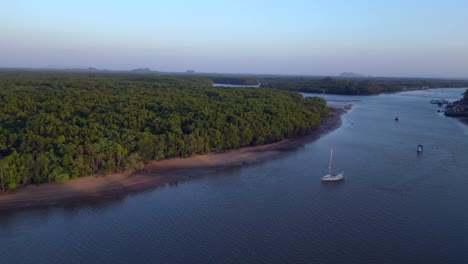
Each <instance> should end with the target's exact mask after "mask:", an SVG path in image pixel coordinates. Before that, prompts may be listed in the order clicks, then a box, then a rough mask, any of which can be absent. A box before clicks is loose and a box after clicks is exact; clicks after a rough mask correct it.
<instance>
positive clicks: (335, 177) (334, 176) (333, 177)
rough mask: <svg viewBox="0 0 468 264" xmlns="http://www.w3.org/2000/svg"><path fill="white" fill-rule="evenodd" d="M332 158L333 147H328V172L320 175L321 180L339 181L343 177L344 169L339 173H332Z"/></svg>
mask: <svg viewBox="0 0 468 264" xmlns="http://www.w3.org/2000/svg"><path fill="white" fill-rule="evenodd" d="M332 158H333V148H331V149H330V164H329V165H328V174H327V175H325V176H323V177H322V181H324V182H329V181H341V180H343V177H344V171H342V172H340V173H332Z"/></svg>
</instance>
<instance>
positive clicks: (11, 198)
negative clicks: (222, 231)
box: [0, 104, 351, 210]
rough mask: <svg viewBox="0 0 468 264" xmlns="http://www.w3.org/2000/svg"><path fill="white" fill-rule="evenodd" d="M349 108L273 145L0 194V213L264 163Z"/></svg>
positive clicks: (322, 130) (323, 129) (335, 123)
mask: <svg viewBox="0 0 468 264" xmlns="http://www.w3.org/2000/svg"><path fill="white" fill-rule="evenodd" d="M350 108H351V105H349V104H348V105H344V106H343V107H341V108H332V111H331V112H330V114H329V115H328V116H326V117H324V118H323V119H322V123H321V125H320V126H319V128H318V129H316V130H314V131H313V132H312V133H311V134H309V135H307V136H304V137H300V138H295V139H286V140H283V141H280V142H277V143H273V144H268V145H262V146H254V147H245V148H240V149H235V150H229V151H224V152H221V153H209V154H207V155H196V156H193V157H190V158H186V159H182V158H176V159H168V160H161V161H154V162H150V163H148V164H146V165H145V166H144V168H143V169H142V170H140V171H136V172H123V173H114V174H109V175H91V176H86V177H81V178H77V179H73V180H70V181H68V182H66V183H49V184H44V185H40V186H34V185H29V186H26V187H23V188H20V189H17V190H14V191H11V192H7V193H2V194H0V210H6V209H13V208H23V207H35V206H44V205H52V204H65V203H69V202H79V201H84V200H93V199H98V198H103V197H111V196H115V195H123V194H127V193H131V192H136V191H141V190H145V189H148V188H154V187H157V186H160V185H164V184H172V183H177V182H179V181H183V180H187V179H191V178H195V177H201V176H205V175H208V174H211V173H214V172H217V171H221V170H223V169H226V168H229V167H237V166H246V165H248V164H252V163H255V162H261V161H266V160H269V159H271V158H274V157H278V156H281V155H284V154H286V153H288V152H291V151H293V150H295V149H297V148H299V147H301V146H303V145H304V144H305V143H308V142H311V141H313V140H316V139H318V138H319V137H320V136H321V135H323V134H326V133H329V132H331V131H333V130H335V129H336V128H338V127H339V126H340V125H341V115H343V114H344V113H346V112H347V111H348V110H349V109H350Z"/></svg>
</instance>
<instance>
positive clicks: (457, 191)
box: [0, 89, 468, 264]
mask: <svg viewBox="0 0 468 264" xmlns="http://www.w3.org/2000/svg"><path fill="white" fill-rule="evenodd" d="M462 92H463V89H445V90H428V91H415V92H407V93H400V94H390V95H379V96H372V97H346V96H326V98H327V99H329V100H357V101H354V102H353V103H354V107H353V109H352V110H351V111H350V112H349V113H348V114H346V115H345V116H344V117H343V125H342V127H341V128H339V129H337V130H335V131H334V132H332V133H330V134H328V135H325V136H323V137H322V138H320V139H319V140H317V141H315V142H311V143H309V144H306V145H304V147H303V148H301V149H299V150H297V151H295V152H292V153H291V154H289V155H287V156H285V157H281V158H277V159H274V160H271V161H268V162H264V163H260V164H255V165H249V166H246V167H242V168H238V169H230V170H226V171H225V172H222V173H218V174H216V175H212V176H208V177H203V178H200V179H196V180H192V181H187V182H181V183H179V184H178V185H176V186H165V187H161V188H158V189H155V190H151V191H147V192H144V193H139V194H134V195H130V196H127V197H122V198H121V199H111V200H109V201H101V202H99V203H96V204H79V205H71V206H66V207H63V206H61V207H47V208H39V209H28V210H20V211H13V212H7V213H6V212H1V215H0V262H1V263H36V264H37V263H465V262H466V261H467V260H468V250H467V245H468V151H467V150H468V127H467V126H466V125H464V124H462V123H460V122H458V121H457V120H456V119H452V118H446V117H444V116H443V115H441V114H439V113H437V112H436V110H437V109H438V108H437V106H436V105H432V104H430V103H429V101H430V99H432V98H445V99H457V98H459V97H460V94H461V93H462ZM332 103H336V102H331V104H332ZM395 116H398V117H399V119H400V120H399V121H398V122H395V121H394V120H393V119H394V117H395ZM418 144H423V145H424V152H423V153H422V154H420V155H417V154H416V147H417V145H418ZM332 145H333V148H334V153H335V160H334V165H335V167H336V169H344V170H345V177H346V180H345V181H344V182H341V183H338V184H333V183H332V184H322V183H321V182H320V177H321V176H322V175H324V174H325V173H326V171H327V166H328V158H329V151H330V147H331V146H332Z"/></svg>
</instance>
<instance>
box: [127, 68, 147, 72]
mask: <svg viewBox="0 0 468 264" xmlns="http://www.w3.org/2000/svg"><path fill="white" fill-rule="evenodd" d="M130 72H137V73H149V72H151V70H150V69H149V68H138V69H133V70H131V71H130Z"/></svg>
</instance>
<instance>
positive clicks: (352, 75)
mask: <svg viewBox="0 0 468 264" xmlns="http://www.w3.org/2000/svg"><path fill="white" fill-rule="evenodd" d="M338 77H345V78H363V77H366V76H365V75H362V74H359V73H354V72H343V73H341V74H340V75H338Z"/></svg>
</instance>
